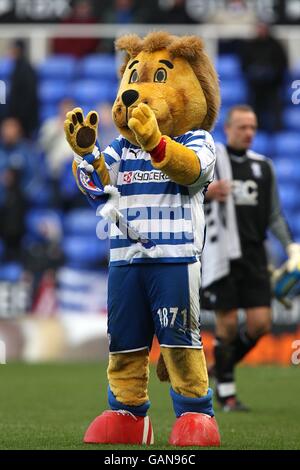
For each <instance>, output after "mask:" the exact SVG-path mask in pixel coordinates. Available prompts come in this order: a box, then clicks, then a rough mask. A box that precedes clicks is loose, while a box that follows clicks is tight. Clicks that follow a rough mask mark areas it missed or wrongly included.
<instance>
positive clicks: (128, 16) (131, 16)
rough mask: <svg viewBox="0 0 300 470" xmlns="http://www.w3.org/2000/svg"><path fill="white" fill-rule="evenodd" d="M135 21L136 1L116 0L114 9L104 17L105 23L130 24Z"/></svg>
mask: <svg viewBox="0 0 300 470" xmlns="http://www.w3.org/2000/svg"><path fill="white" fill-rule="evenodd" d="M135 20H136V18H135V2H134V0H115V1H114V2H113V7H112V8H110V9H109V10H108V11H107V12H106V14H105V15H104V23H118V24H130V23H135Z"/></svg>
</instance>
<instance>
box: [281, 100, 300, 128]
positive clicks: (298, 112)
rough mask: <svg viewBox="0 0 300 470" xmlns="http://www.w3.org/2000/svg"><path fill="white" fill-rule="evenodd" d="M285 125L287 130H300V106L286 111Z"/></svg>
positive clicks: (284, 116) (288, 108) (291, 107)
mask: <svg viewBox="0 0 300 470" xmlns="http://www.w3.org/2000/svg"><path fill="white" fill-rule="evenodd" d="M283 124H284V127H285V128H286V129H289V130H295V131H299V130H300V106H290V107H287V108H286V109H285V111H284V113H283Z"/></svg>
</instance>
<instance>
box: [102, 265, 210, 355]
mask: <svg viewBox="0 0 300 470" xmlns="http://www.w3.org/2000/svg"><path fill="white" fill-rule="evenodd" d="M154 334H156V336H157V338H158V341H159V344H160V345H161V346H168V347H181V348H197V349H201V348H202V343H201V337H200V262H199V261H197V262H195V263H191V264H186V263H174V264H173V263H172V264H171V263H165V264H156V263H154V264H132V265H129V266H128V265H127V266H112V267H110V269H109V277H108V338H109V344H110V348H109V350H110V352H111V353H117V352H130V351H137V350H141V349H146V348H148V349H150V348H151V345H152V340H153V336H154Z"/></svg>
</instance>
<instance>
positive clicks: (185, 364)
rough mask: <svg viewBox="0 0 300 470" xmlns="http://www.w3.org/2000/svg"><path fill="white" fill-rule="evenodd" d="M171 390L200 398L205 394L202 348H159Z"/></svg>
mask: <svg viewBox="0 0 300 470" xmlns="http://www.w3.org/2000/svg"><path fill="white" fill-rule="evenodd" d="M161 354H162V356H163V358H164V362H165V364H166V368H167V371H168V373H169V377H170V381H171V385H172V388H173V390H174V391H175V392H176V393H179V394H180V395H184V396H185V397H191V398H200V397H203V396H205V395H207V392H208V376H207V368H206V361H205V356H204V352H203V349H190V348H166V347H163V348H161Z"/></svg>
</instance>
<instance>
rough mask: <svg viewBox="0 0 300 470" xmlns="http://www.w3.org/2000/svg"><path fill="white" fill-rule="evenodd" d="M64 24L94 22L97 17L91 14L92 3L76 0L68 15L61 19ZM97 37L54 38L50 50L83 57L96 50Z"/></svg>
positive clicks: (86, 0) (87, 0)
mask: <svg viewBox="0 0 300 470" xmlns="http://www.w3.org/2000/svg"><path fill="white" fill-rule="evenodd" d="M63 23H64V24H95V23H97V18H96V17H95V16H94V15H93V5H92V3H91V1H90V0H77V1H76V3H75V5H74V8H73V10H72V13H71V15H70V16H68V17H67V18H65V19H64V20H63ZM98 45H99V39H97V38H93V37H90V38H78V37H77V38H55V39H53V45H52V50H53V52H54V53H56V54H71V55H74V56H76V57H83V56H85V55H86V54H91V53H93V52H96V51H97V48H98Z"/></svg>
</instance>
